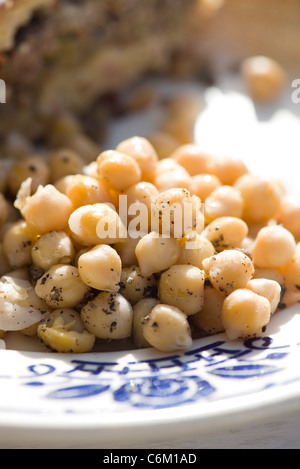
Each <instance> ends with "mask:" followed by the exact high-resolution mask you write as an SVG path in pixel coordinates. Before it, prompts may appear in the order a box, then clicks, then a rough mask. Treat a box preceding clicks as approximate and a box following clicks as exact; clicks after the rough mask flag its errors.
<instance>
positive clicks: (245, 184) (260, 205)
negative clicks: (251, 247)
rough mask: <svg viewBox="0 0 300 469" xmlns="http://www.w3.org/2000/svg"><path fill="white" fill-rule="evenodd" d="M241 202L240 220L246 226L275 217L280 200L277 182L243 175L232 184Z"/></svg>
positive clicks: (280, 191) (280, 195)
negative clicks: (239, 195) (241, 219)
mask: <svg viewBox="0 0 300 469" xmlns="http://www.w3.org/2000/svg"><path fill="white" fill-rule="evenodd" d="M234 187H235V188H236V189H237V190H238V191H239V192H240V194H241V197H242V200H243V212H242V218H243V219H244V220H245V221H246V222H247V223H248V224H256V223H262V222H266V221H268V220H270V219H271V218H273V217H274V216H275V214H276V213H277V210H278V208H279V205H280V203H281V198H282V188H281V186H280V184H279V183H278V181H275V180H273V179H272V180H271V179H270V180H266V179H264V178H262V177H261V176H256V175H254V174H250V173H249V174H244V175H243V176H241V177H240V178H238V179H237V181H236V182H235V184H234Z"/></svg>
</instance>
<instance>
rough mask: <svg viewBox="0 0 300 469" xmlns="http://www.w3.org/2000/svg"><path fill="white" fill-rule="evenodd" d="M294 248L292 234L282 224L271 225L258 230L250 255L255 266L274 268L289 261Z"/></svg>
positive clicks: (294, 243) (294, 242)
mask: <svg viewBox="0 0 300 469" xmlns="http://www.w3.org/2000/svg"><path fill="white" fill-rule="evenodd" d="M295 249H296V241H295V238H294V236H293V235H292V234H291V233H290V232H289V231H288V230H287V229H286V228H284V227H283V226H280V225H271V226H266V227H264V228H262V229H261V230H260V231H259V232H258V235H257V237H256V238H255V241H254V245H253V249H252V252H251V255H252V258H253V263H254V265H255V266H257V267H260V268H266V269H268V268H269V269H276V268H278V267H282V266H284V265H286V264H287V263H288V262H289V260H290V259H291V258H292V256H293V255H294V253H295Z"/></svg>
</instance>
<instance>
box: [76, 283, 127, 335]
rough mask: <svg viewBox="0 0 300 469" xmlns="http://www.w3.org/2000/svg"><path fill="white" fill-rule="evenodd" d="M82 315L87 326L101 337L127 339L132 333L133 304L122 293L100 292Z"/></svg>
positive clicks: (83, 309)
mask: <svg viewBox="0 0 300 469" xmlns="http://www.w3.org/2000/svg"><path fill="white" fill-rule="evenodd" d="M80 315H81V319H82V321H83V324H84V326H85V328H86V329H87V330H88V331H89V332H90V333H91V334H94V335H95V336H96V337H97V338H99V339H125V338H127V337H130V336H131V334H132V327H133V310H132V306H131V304H130V303H129V301H127V300H126V298H124V296H122V295H121V294H120V293H117V292H116V293H109V292H100V293H99V294H98V295H97V296H96V298H94V299H93V300H92V301H91V302H88V303H87V304H86V305H85V306H84V307H83V308H82V309H81V312H80Z"/></svg>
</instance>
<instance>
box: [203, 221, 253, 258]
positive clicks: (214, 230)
mask: <svg viewBox="0 0 300 469" xmlns="http://www.w3.org/2000/svg"><path fill="white" fill-rule="evenodd" d="M202 235H203V236H204V237H205V238H206V239H208V240H209V241H210V242H211V243H212V245H213V246H214V248H215V250H216V251H218V252H220V251H223V250H224V249H228V248H240V247H241V246H242V242H243V240H244V239H245V238H246V236H247V235H248V226H247V224H246V223H245V222H244V221H243V220H241V219H240V218H237V217H219V218H215V220H213V221H212V222H211V223H210V224H209V225H207V226H206V227H205V229H204V231H203V233H202Z"/></svg>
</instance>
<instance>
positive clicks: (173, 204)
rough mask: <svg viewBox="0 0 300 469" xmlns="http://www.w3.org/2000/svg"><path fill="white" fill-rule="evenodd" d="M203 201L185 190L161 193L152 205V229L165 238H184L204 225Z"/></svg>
mask: <svg viewBox="0 0 300 469" xmlns="http://www.w3.org/2000/svg"><path fill="white" fill-rule="evenodd" d="M201 208H202V207H201V201H200V199H199V198H198V197H197V196H194V195H191V193H190V191H188V190H187V189H183V188H176V187H175V188H173V189H168V190H166V191H163V192H161V193H160V194H159V195H158V196H157V197H156V198H155V199H154V201H153V204H152V213H151V216H152V218H151V219H152V227H153V229H154V230H157V231H158V232H159V233H161V234H163V235H164V236H165V235H167V236H174V237H176V238H182V237H183V236H185V235H188V234H190V233H191V232H192V231H197V232H201V231H202V229H203V225H204V220H203V214H202V212H201Z"/></svg>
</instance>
